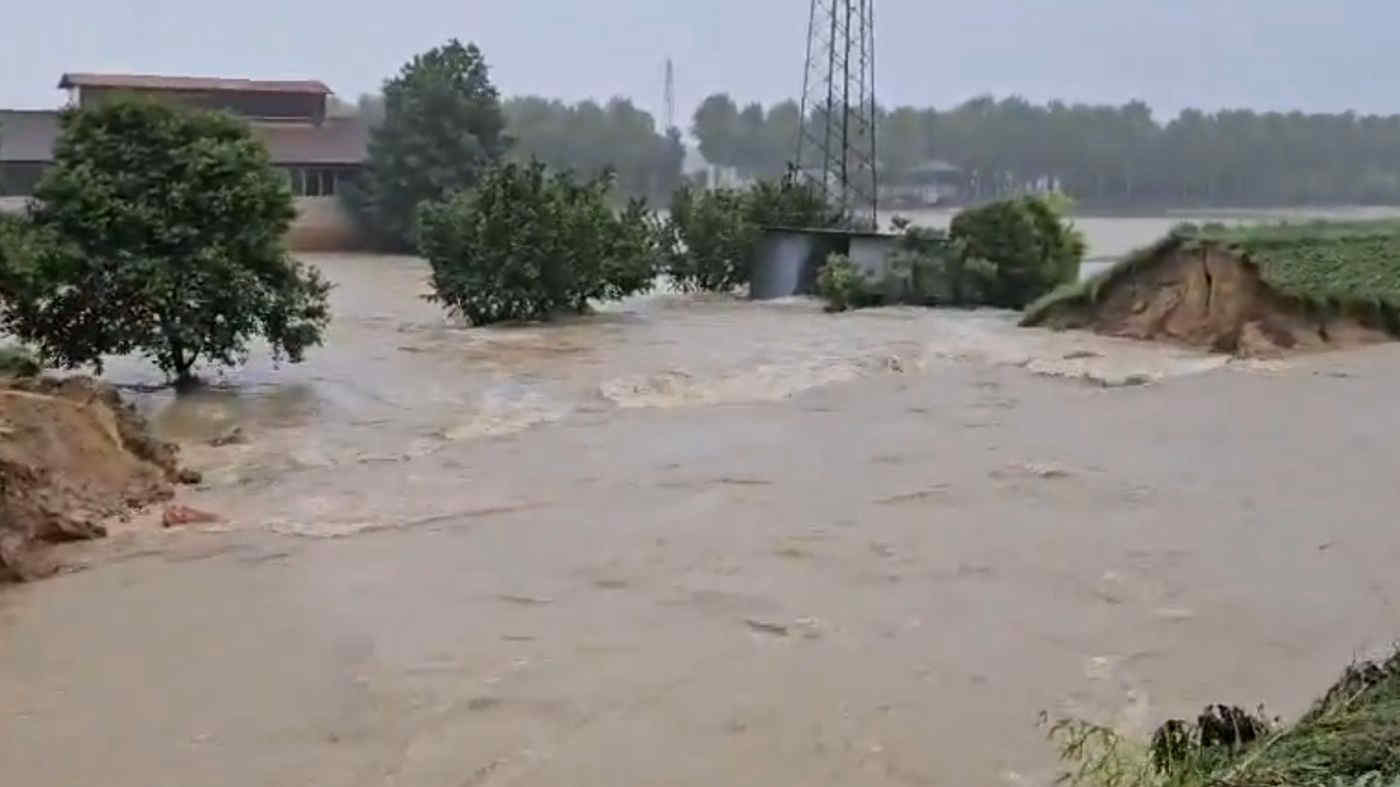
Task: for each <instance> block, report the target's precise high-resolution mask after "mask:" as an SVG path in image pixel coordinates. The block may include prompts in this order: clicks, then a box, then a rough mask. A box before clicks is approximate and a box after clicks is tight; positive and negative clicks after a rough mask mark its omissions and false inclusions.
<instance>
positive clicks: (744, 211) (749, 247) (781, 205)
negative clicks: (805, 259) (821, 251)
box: [666, 173, 842, 292]
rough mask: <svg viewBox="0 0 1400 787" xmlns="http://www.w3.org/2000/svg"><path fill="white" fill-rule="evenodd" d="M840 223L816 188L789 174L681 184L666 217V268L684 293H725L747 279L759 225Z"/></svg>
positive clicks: (784, 225)
mask: <svg viewBox="0 0 1400 787" xmlns="http://www.w3.org/2000/svg"><path fill="white" fill-rule="evenodd" d="M841 223H842V220H841V217H840V216H839V215H833V213H832V211H831V209H830V208H829V207H828V206H827V204H826V200H825V198H823V196H822V194H821V192H820V191H818V190H817V189H816V188H814V187H812V186H811V185H810V184H806V183H803V182H802V181H800V180H799V179H798V177H797V176H796V175H795V174H793V173H789V174H788V175H787V176H786V177H784V178H783V179H781V180H778V181H760V182H758V183H756V184H754V185H753V186H751V187H750V188H747V189H712V190H704V189H697V188H694V187H692V186H689V185H687V186H683V187H681V188H680V189H679V190H678V191H677V192H676V193H675V195H674V197H673V198H672V200H671V215H670V218H669V219H668V221H667V233H668V235H669V243H668V248H667V255H666V273H667V274H669V275H670V277H671V279H672V280H673V281H674V282H675V284H676V286H678V287H680V288H681V289H682V290H686V291H689V292H694V291H710V292H730V291H732V290H734V289H736V288H738V287H742V286H744V285H746V284H748V283H749V278H750V269H751V266H752V264H753V255H754V250H755V248H756V247H757V244H758V241H759V238H760V236H761V234H762V230H763V228H764V227H771V226H783V227H807V228H813V227H832V226H837V225H839V224H841Z"/></svg>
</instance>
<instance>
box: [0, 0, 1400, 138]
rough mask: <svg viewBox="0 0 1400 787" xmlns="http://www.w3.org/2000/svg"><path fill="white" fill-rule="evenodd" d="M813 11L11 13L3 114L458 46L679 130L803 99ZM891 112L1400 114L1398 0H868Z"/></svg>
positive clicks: (180, 0)
mask: <svg viewBox="0 0 1400 787" xmlns="http://www.w3.org/2000/svg"><path fill="white" fill-rule="evenodd" d="M807 7H808V0H689V1H688V2H676V1H675V0H592V2H584V1H583V0H495V1H494V2H487V1H486V0H391V1H390V2H383V1H382V0H380V1H377V2H369V1H368V0H335V1H334V2H332V1H331V0H221V2H217V3H214V2H208V0H65V1H64V2H61V3H59V2H49V3H41V2H38V1H37V0H0V107H47V106H54V105H55V104H56V103H58V102H59V101H60V100H61V98H62V96H61V95H60V94H59V93H58V92H57V91H55V90H54V84H55V83H56V82H57V80H58V76H59V74H60V73H61V72H63V71H66V70H75V71H120V72H139V73H158V74H192V75H198V76H248V77H255V78H292V77H313V78H319V79H323V80H325V81H326V82H327V83H328V84H329V85H330V86H331V87H332V89H334V90H335V91H336V92H337V93H339V94H341V95H342V96H347V97H351V98H353V97H354V96H356V95H357V94H359V93H361V92H364V91H368V90H372V89H374V88H376V87H377V86H378V84H379V82H380V81H381V80H382V79H383V78H384V77H385V76H386V75H389V74H391V73H392V72H394V71H395V70H396V69H397V68H398V66H399V65H400V64H401V63H402V62H403V61H404V60H405V59H406V58H408V57H409V56H411V55H412V54H413V53H414V52H417V51H420V50H423V49H425V48H428V47H431V46H433V45H435V44H437V43H440V42H441V41H443V40H446V39H447V38H449V37H452V36H456V37H459V38H461V39H463V40H464V41H466V40H470V41H475V42H477V43H478V44H480V45H481V47H482V48H483V49H484V50H485V52H486V55H487V58H488V60H489V61H490V63H491V65H492V67H493V72H494V76H495V78H496V81H497V83H498V84H499V85H500V86H501V89H502V91H503V92H505V93H507V94H516V93H538V94H544V95H549V96H557V97H561V98H566V99H570V100H573V99H580V98H586V97H596V98H607V97H609V96H612V95H619V94H621V95H627V96H631V97H633V98H634V99H635V100H636V101H637V102H638V103H639V104H641V105H642V106H644V107H646V108H648V109H651V110H653V111H658V112H659V109H660V105H661V94H662V63H663V61H664V59H665V58H666V57H667V56H668V55H669V56H671V57H672V58H674V60H675V62H676V68H677V74H678V81H677V91H678V103H679V105H680V113H681V115H682V117H683V118H687V119H688V117H689V114H690V112H691V110H692V109H693V108H694V106H695V104H696V103H697V102H698V101H699V100H700V99H701V98H703V97H704V96H705V95H707V94H709V93H710V92H714V91H719V90H727V91H729V92H731V93H732V94H733V95H734V96H735V97H736V99H740V100H749V99H756V100H762V101H765V102H769V101H773V100H776V99H780V98H785V97H788V96H792V95H794V94H796V93H797V92H799V90H800V87H801V85H800V82H801V73H802V56H803V47H804V40H805V35H806V19H807ZM876 13H877V20H876V21H877V31H878V32H877V34H878V47H879V59H878V81H879V85H878V93H879V95H880V99H881V101H882V103H885V104H917V105H929V104H933V105H937V106H940V107H941V106H948V105H951V104H954V103H956V102H959V101H961V100H963V99H966V98H968V97H970V96H973V95H976V94H979V93H987V92H991V93H996V94H999V95H1002V94H1007V93H1017V94H1021V95H1024V96H1026V97H1028V98H1031V99H1034V100H1044V99H1048V98H1055V97H1058V98H1064V99H1067V100H1070V101H1093V102H1099V101H1108V102H1122V101H1126V100H1130V99H1134V98H1140V99H1143V100H1145V101H1147V102H1148V103H1149V104H1151V105H1152V106H1153V107H1154V109H1156V110H1157V114H1158V116H1159V117H1161V116H1163V115H1170V114H1174V113H1175V112H1176V111H1177V110H1178V109H1180V108H1181V107H1182V106H1186V105H1195V106H1203V107H1205V108H1209V109H1215V108H1220V107H1223V106H1231V107H1237V106H1247V107H1252V108H1256V109H1293V108H1300V109H1305V110H1313V111H1339V110H1345V109H1356V110H1358V111H1362V112H1380V113H1387V114H1389V113H1393V112H1400V3H1398V2H1396V0H1331V1H1330V2H1329V1H1328V0H978V1H977V2H971V3H968V2H958V3H954V2H946V1H945V0H876Z"/></svg>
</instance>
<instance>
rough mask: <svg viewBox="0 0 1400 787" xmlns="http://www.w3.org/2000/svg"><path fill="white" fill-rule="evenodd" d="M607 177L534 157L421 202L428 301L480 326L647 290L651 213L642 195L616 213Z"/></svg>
mask: <svg viewBox="0 0 1400 787" xmlns="http://www.w3.org/2000/svg"><path fill="white" fill-rule="evenodd" d="M611 185H612V176H611V174H605V175H604V176H602V177H600V178H596V179H594V180H590V181H587V182H582V183H580V182H578V181H577V180H575V178H574V176H573V173H571V172H567V171H565V172H554V173H551V172H548V171H547V170H546V168H545V166H544V165H543V164H541V163H539V162H532V163H530V164H514V163H506V164H501V165H499V166H497V167H494V168H492V169H490V170H487V171H486V173H485V174H484V175H483V176H482V180H481V183H480V184H479V185H478V186H477V187H476V188H475V189H472V190H471V191H465V192H461V193H459V194H457V195H455V196H453V197H451V198H450V199H447V200H444V201H441V202H428V203H424V205H423V207H422V210H421V211H420V214H421V215H420V219H419V223H420V227H421V228H420V230H419V238H420V244H421V250H422V253H423V256H424V257H427V258H428V262H429V263H430V264H431V265H432V268H433V275H432V286H433V295H432V296H431V299H432V300H434V301H437V302H440V303H442V304H444V305H445V306H446V307H447V308H448V309H450V310H451V311H453V312H455V313H457V314H460V315H461V316H462V317H464V318H466V319H467V320H469V321H470V322H471V323H472V324H474V325H486V324H488V323H494V322H501V321H505V320H533V319H544V318H548V317H550V316H552V315H553V314H555V313H558V312H564V311H574V312H582V311H585V310H587V309H588V306H589V301H593V300H617V299H619V298H623V297H626V296H628V295H631V294H633V293H638V292H645V291H647V290H649V289H650V288H651V286H652V281H653V279H654V278H655V276H656V261H657V257H658V255H659V246H658V235H659V232H658V230H657V227H656V224H655V218H654V217H653V216H652V215H651V213H650V212H648V211H647V209H646V206H645V204H644V203H642V202H641V201H633V202H632V203H630V204H629V205H628V206H627V208H626V209H625V210H623V211H621V212H620V213H617V212H614V211H613V210H612V208H611V207H610V206H609V204H608V194H609V191H610V188H611Z"/></svg>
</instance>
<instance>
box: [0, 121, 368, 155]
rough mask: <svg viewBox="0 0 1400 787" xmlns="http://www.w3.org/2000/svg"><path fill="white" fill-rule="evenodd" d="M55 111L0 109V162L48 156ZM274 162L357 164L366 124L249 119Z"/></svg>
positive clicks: (365, 141) (365, 143) (55, 127)
mask: <svg viewBox="0 0 1400 787" xmlns="http://www.w3.org/2000/svg"><path fill="white" fill-rule="evenodd" d="M58 115H59V113H58V112H55V111H52V110H43V111H26V110H0V161H52V160H53V146H54V142H55V141H56V140H57V139H58V130H59V127H58ZM250 127H251V128H252V131H253V136H254V137H257V138H258V139H259V140H261V141H262V143H263V144H264V145H266V146H267V151H268V154H269V155H270V156H271V158H272V162H273V163H274V164H359V163H361V162H363V161H364V160H365V158H366V156H367V155H368V150H369V126H368V125H367V124H366V123H365V122H364V121H363V120H361V119H360V118H357V117H356V118H329V119H327V120H326V121H325V122H324V123H322V124H321V125H319V126H313V125H311V124H309V123H308V124H302V123H279V124H276V125H271V124H267V125H264V124H259V123H252V124H250Z"/></svg>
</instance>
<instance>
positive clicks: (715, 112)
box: [691, 93, 741, 167]
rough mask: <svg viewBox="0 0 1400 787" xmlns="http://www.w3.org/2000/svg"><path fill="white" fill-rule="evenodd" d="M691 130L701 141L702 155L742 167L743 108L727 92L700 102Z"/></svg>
mask: <svg viewBox="0 0 1400 787" xmlns="http://www.w3.org/2000/svg"><path fill="white" fill-rule="evenodd" d="M691 131H692V132H694V134H695V138H696V139H698V140H700V155H702V156H704V157H705V160H706V161H708V162H710V163H711V164H714V165H716V166H720V167H737V166H739V164H740V161H741V153H740V152H739V148H740V143H739V108H738V107H737V106H736V105H735V104H734V100H733V99H731V98H730V97H729V96H728V95H727V94H723V93H720V94H716V95H713V96H710V97H709V98H706V99H705V100H704V101H703V102H701V103H700V107H699V108H698V109H696V110H695V117H694V119H693V124H692V126H691Z"/></svg>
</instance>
